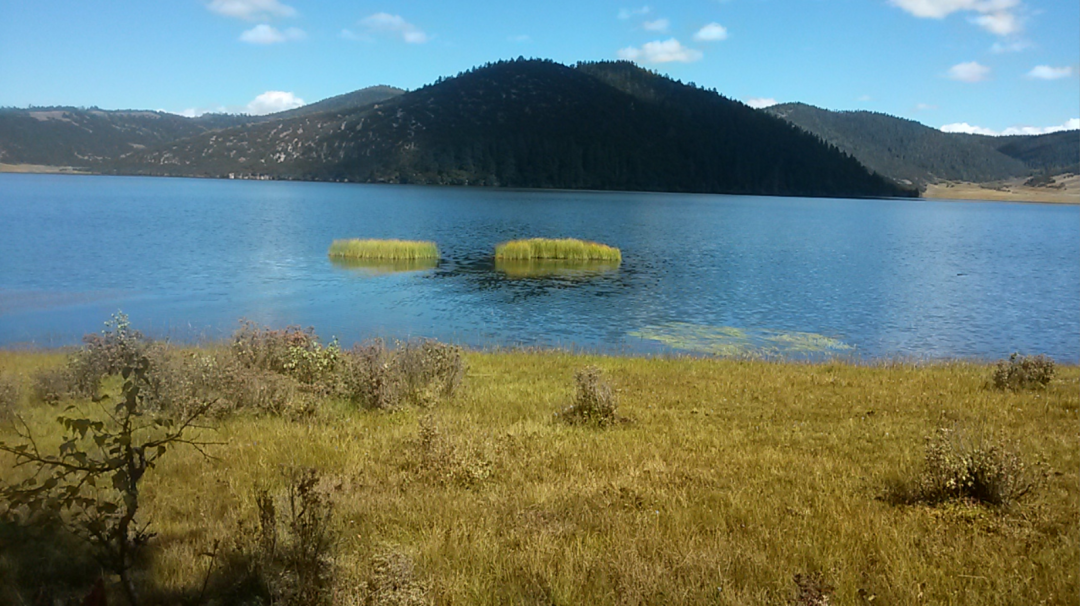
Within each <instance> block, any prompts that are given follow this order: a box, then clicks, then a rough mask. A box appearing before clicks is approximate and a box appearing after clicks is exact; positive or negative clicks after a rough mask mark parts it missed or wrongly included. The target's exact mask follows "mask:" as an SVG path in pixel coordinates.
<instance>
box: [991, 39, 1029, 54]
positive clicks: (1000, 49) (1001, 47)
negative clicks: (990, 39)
mask: <svg viewBox="0 0 1080 606" xmlns="http://www.w3.org/2000/svg"><path fill="white" fill-rule="evenodd" d="M1029 48H1031V43H1030V42H1028V41H1027V40H1013V41H1012V42H1004V43H1003V42H995V43H994V44H993V45H991V46H990V52H992V53H994V54H999V55H1000V54H1001V53H1018V52H1020V51H1023V50H1027V49H1029Z"/></svg>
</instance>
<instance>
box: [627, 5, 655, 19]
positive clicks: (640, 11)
mask: <svg viewBox="0 0 1080 606" xmlns="http://www.w3.org/2000/svg"><path fill="white" fill-rule="evenodd" d="M650 10H652V9H650V8H649V7H647V6H643V7H641V8H620V9H619V18H620V19H623V20H626V19H629V18H631V17H640V16H643V15H648V14H649V11H650Z"/></svg>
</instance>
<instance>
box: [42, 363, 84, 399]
mask: <svg viewBox="0 0 1080 606" xmlns="http://www.w3.org/2000/svg"><path fill="white" fill-rule="evenodd" d="M30 382H31V383H30V393H31V394H32V396H33V398H34V399H35V400H37V401H39V402H41V403H43V404H54V405H55V404H58V403H59V402H60V401H61V400H63V399H65V398H68V397H71V396H73V395H75V392H76V391H77V389H76V387H75V375H74V374H73V373H72V372H71V366H70V365H68V364H64V365H63V366H57V367H54V368H45V369H42V370H39V371H37V372H35V373H34V374H33V375H31V378H30Z"/></svg>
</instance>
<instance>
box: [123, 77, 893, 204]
mask: <svg viewBox="0 0 1080 606" xmlns="http://www.w3.org/2000/svg"><path fill="white" fill-rule="evenodd" d="M103 168H109V169H111V170H112V171H114V172H120V173H139V174H163V175H188V176H218V177H220V176H229V175H230V174H231V175H233V176H256V175H258V176H268V177H273V178H281V179H308V180H334V181H344V180H347V181H359V182H393V183H426V184H462V185H469V184H472V185H498V186H510V187H539V188H576V189H614V190H642V191H678V192H713V193H754V194H778V195H811V196H894V195H905V194H906V195H911V194H912V193H913V192H911V191H909V190H905V189H904V188H902V187H898V186H897V185H895V184H893V183H890V182H887V181H886V180H885V179H882V178H880V177H878V176H877V175H874V174H871V173H870V172H869V171H867V170H866V169H865V168H864V167H863V166H861V165H860V164H859V163H858V162H856V161H855V160H854V159H853V158H851V157H848V156H847V155H845V154H843V153H842V152H840V151H839V150H837V149H836V148H835V147H832V146H830V145H827V144H823V143H822V142H821V141H819V140H818V139H817V138H816V137H814V136H812V135H809V134H807V133H805V132H803V131H802V130H801V129H798V128H796V127H794V126H792V125H790V124H788V123H787V122H785V121H783V120H780V119H777V118H775V117H773V116H770V115H767V114H764V113H761V112H757V111H755V110H753V109H751V108H749V107H747V106H745V105H743V104H742V103H739V102H737V101H732V100H730V99H727V98H725V97H723V96H721V95H719V94H717V93H716V92H714V91H706V90H702V89H700V88H697V87H695V86H692V85H686V84H682V83H679V82H676V81H673V80H670V79H668V78H665V77H662V76H659V75H656V74H654V73H652V72H648V71H646V70H643V69H641V68H639V67H637V66H635V65H633V64H631V63H627V62H617V63H610V62H608V63H590V64H579V65H578V66H577V67H568V66H564V65H560V64H558V63H554V62H552V61H543V60H524V59H519V60H516V61H505V62H499V63H494V64H488V65H485V66H483V67H481V68H477V69H473V70H470V71H468V72H465V73H462V74H459V75H457V76H455V77H453V78H448V79H440V80H439V81H437V82H436V83H434V84H432V85H429V86H425V87H424V88H422V89H419V90H416V91H413V92H409V93H405V94H402V95H399V96H396V97H393V98H391V99H387V100H385V101H383V102H381V103H378V104H376V105H370V106H366V107H362V108H342V109H331V110H329V111H324V112H321V113H312V114H307V115H302V116H298V117H295V118H291V119H283V120H275V121H273V122H266V123H254V124H246V125H242V126H238V127H235V128H231V129H226V130H223V131H220V132H215V133H203V134H200V135H197V136H194V137H190V138H187V139H184V140H179V141H175V142H173V143H170V144H167V145H164V146H160V147H158V148H155V149H147V150H137V151H132V152H129V153H127V154H125V155H124V156H123V157H121V158H119V159H117V160H116V161H115V162H112V163H109V164H106V165H103Z"/></svg>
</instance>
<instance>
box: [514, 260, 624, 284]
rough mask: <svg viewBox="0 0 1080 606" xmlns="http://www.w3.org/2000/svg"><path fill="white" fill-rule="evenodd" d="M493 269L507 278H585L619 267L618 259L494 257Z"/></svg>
mask: <svg viewBox="0 0 1080 606" xmlns="http://www.w3.org/2000/svg"><path fill="white" fill-rule="evenodd" d="M495 269H497V270H498V271H500V272H502V273H503V274H504V275H506V276H507V277H509V278H551V277H558V278H564V279H585V278H591V277H593V276H598V275H601V274H603V273H606V272H610V271H614V270H617V269H619V262H618V261H589V260H586V261H579V260H570V259H498V258H497V259H495Z"/></svg>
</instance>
